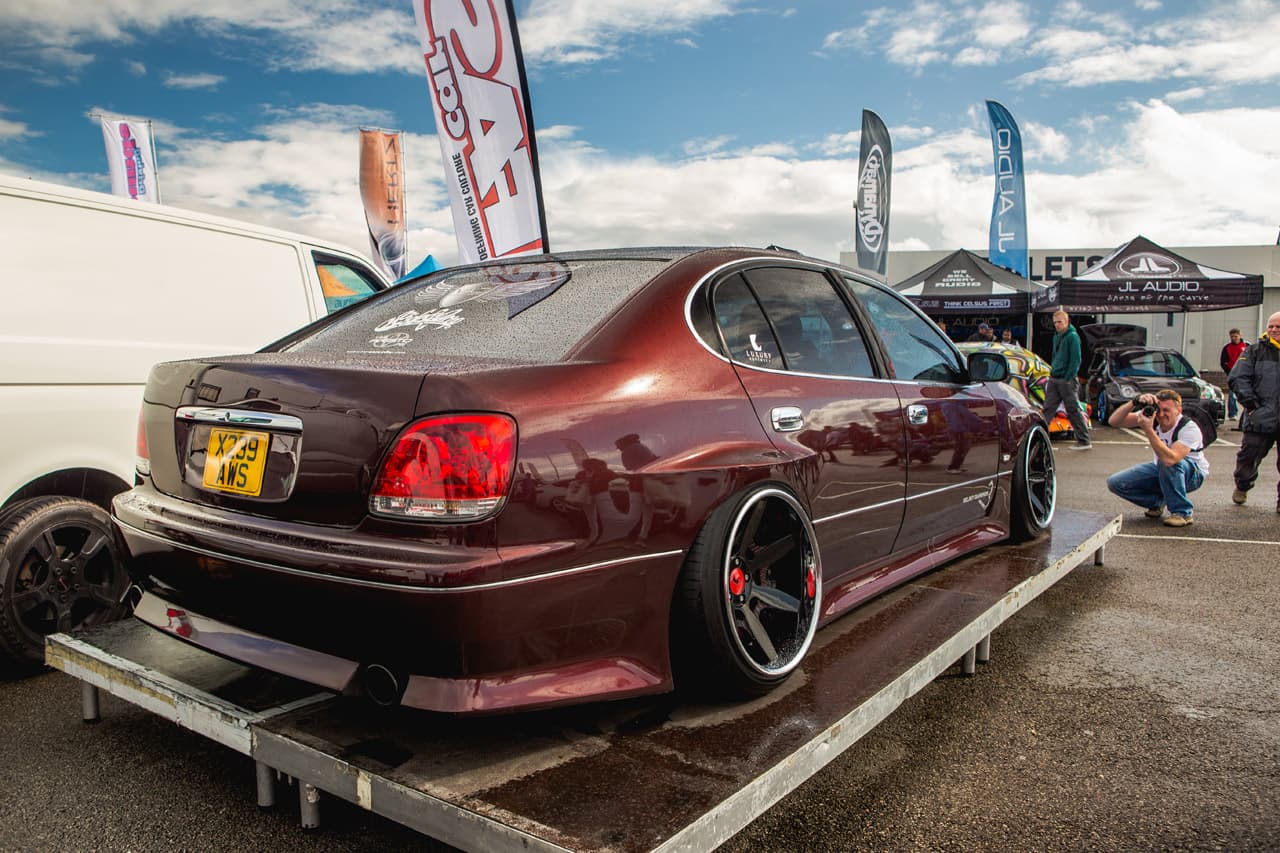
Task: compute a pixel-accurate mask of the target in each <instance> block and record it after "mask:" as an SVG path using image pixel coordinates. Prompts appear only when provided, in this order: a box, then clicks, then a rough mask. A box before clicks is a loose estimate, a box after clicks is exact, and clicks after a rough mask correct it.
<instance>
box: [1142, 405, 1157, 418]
mask: <svg viewBox="0 0 1280 853" xmlns="http://www.w3.org/2000/svg"><path fill="white" fill-rule="evenodd" d="M1158 411H1159V409H1158V408H1157V407H1155V406H1153V405H1151V404H1150V403H1147V404H1146V405H1145V406H1143V407H1142V416H1143V417H1144V418H1154V417H1155V416H1156V412H1158Z"/></svg>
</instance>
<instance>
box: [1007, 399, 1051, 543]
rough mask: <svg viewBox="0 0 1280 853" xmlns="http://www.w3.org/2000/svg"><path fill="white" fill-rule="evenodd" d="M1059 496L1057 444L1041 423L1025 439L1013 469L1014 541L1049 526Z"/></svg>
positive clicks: (1038, 532) (1011, 523)
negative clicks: (1056, 464)
mask: <svg viewBox="0 0 1280 853" xmlns="http://www.w3.org/2000/svg"><path fill="white" fill-rule="evenodd" d="M1057 496H1058V481H1057V475H1056V473H1055V468H1054V460H1053V448H1052V447H1051V446H1050V445H1049V436H1048V434H1047V433H1046V432H1045V430H1044V427H1042V426H1040V425H1039V424H1037V425H1035V426H1033V427H1032V428H1031V429H1030V430H1029V431H1028V432H1027V435H1026V437H1025V438H1024V439H1023V440H1022V450H1021V451H1020V452H1019V453H1018V462H1017V465H1016V466H1015V467H1014V469H1013V495H1012V506H1011V507H1010V512H1009V529H1010V535H1011V536H1012V537H1013V539H1014V541H1017V542H1024V541H1026V540H1028V539H1034V538H1035V537H1036V536H1039V535H1040V534H1041V533H1043V532H1044V531H1046V530H1048V529H1049V522H1050V521H1052V520H1053V509H1054V506H1055V505H1056V502H1057Z"/></svg>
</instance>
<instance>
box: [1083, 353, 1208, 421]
mask: <svg viewBox="0 0 1280 853" xmlns="http://www.w3.org/2000/svg"><path fill="white" fill-rule="evenodd" d="M1086 382H1087V384H1086V394H1087V396H1088V398H1089V399H1090V400H1093V401H1094V411H1095V412H1096V413H1097V415H1098V420H1099V421H1102V422H1104V423H1105V422H1106V420H1107V418H1109V417H1110V416H1111V413H1112V412H1114V411H1115V410H1116V407H1117V406H1121V405H1123V404H1124V403H1125V402H1126V401H1127V400H1132V399H1135V398H1136V397H1138V396H1139V395H1140V394H1145V393H1152V394H1154V393H1155V392H1157V391H1159V390H1160V389H1162V388H1171V389H1173V390H1174V391H1177V392H1178V394H1180V395H1181V396H1182V400H1183V405H1184V406H1199V407H1200V408H1202V409H1204V410H1205V411H1207V412H1208V413H1209V415H1210V416H1211V417H1212V418H1213V419H1214V421H1215V422H1216V423H1222V421H1223V418H1224V417H1225V415H1226V403H1225V397H1224V396H1223V393H1222V390H1221V389H1219V388H1218V387H1217V386H1216V385H1214V384H1213V383H1211V382H1206V381H1205V380H1203V379H1201V378H1200V376H1199V374H1197V373H1196V371H1195V368H1193V367H1192V366H1191V362H1189V361H1187V359H1186V358H1185V357H1184V356H1183V355H1182V353H1180V352H1178V351H1177V350H1175V349H1151V348H1148V347H1100V348H1098V349H1096V350H1094V352H1093V356H1092V360H1091V361H1090V362H1089V365H1088V378H1087V380H1086Z"/></svg>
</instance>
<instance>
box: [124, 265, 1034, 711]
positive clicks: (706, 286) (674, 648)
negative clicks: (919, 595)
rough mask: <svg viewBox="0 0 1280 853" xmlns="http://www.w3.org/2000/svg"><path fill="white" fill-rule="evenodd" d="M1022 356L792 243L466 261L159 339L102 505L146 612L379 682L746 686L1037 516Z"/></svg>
mask: <svg viewBox="0 0 1280 853" xmlns="http://www.w3.org/2000/svg"><path fill="white" fill-rule="evenodd" d="M243 310H245V311H253V310H254V306H252V305H245V306H243ZM1006 378H1007V366H1006V364H1005V361H1004V359H1003V358H1000V357H999V356H991V355H989V354H984V353H975V354H973V355H971V356H969V357H968V359H967V361H966V359H965V357H964V356H962V355H961V354H960V352H959V351H958V350H957V349H956V348H955V347H954V346H953V345H952V344H951V343H950V342H949V341H948V340H947V339H946V337H945V336H944V335H942V334H941V333H940V332H939V331H938V330H937V328H935V327H934V326H933V324H932V323H930V321H929V320H928V319H927V318H926V317H925V316H924V315H923V314H921V313H920V312H919V311H918V310H916V309H915V308H914V307H913V306H912V305H911V304H910V303H909V302H907V301H906V300H905V299H902V298H901V297H899V296H898V295H897V294H895V293H894V292H893V291H891V290H889V289H888V288H886V287H884V286H882V285H880V284H877V283H874V282H872V281H869V280H867V279H866V278H864V277H861V276H860V275H858V274H857V273H855V272H852V271H850V270H847V269H843V268H840V267H836V266H833V265H831V264H829V263H825V262H822V261H818V260H814V259H810V258H805V257H802V256H799V255H797V254H794V253H791V252H788V251H785V250H776V249H771V250H759V249H745V248H725V249H704V250H694V249H638V250H615V251H600V252H582V253H574V254H564V255H555V256H539V257H538V258H536V259H528V258H526V259H521V260H517V261H512V262H495V263H487V264H481V265H476V266H469V267H460V268H456V269H451V270H447V271H443V272H440V273H436V274H434V275H431V276H429V277H426V278H422V279H418V280H415V281H413V282H410V283H407V284H404V285H401V286H398V287H395V288H393V289H391V290H389V291H386V292H385V293H382V294H379V295H377V296H374V297H372V298H371V299H369V300H367V301H365V302H362V303H360V304H358V305H355V306H352V307H350V308H348V309H345V310H343V311H340V312H338V313H336V314H332V315H330V316H328V317H326V318H324V319H322V320H319V321H317V322H316V323H314V324H312V325H310V326H307V327H305V328H303V329H301V330H300V331H298V332H297V333H295V334H293V335H291V336H290V337H288V338H286V339H284V340H281V341H279V342H277V343H275V344H273V345H271V346H269V347H267V348H266V349H264V350H263V351H261V352H258V353H254V354H251V355H237V356H226V357H219V358H205V359H198V360H192V361H181V362H172V363H166V364H160V365H157V366H156V367H155V368H154V369H153V370H152V373H151V377H150V380H149V382H148V384H147V389H146V394H145V400H144V403H143V407H142V412H141V417H140V423H139V436H138V454H139V458H138V475H139V479H140V483H141V484H140V485H139V486H137V487H136V488H135V489H133V490H132V491H130V492H127V493H125V494H123V495H121V496H119V497H118V498H116V500H115V504H114V521H115V528H116V531H117V534H118V540H119V544H120V545H121V547H122V549H123V552H124V553H125V554H126V555H127V557H126V560H127V564H128V568H129V572H130V575H131V577H132V579H133V582H134V583H135V585H136V586H137V587H138V588H139V589H140V591H141V595H140V597H139V599H138V600H137V605H136V609H135V613H136V615H137V616H138V617H139V618H141V619H143V620H144V621H146V622H148V623H150V624H151V625H153V626H155V627H156V628H158V629H160V630H162V631H166V632H169V633H171V634H173V635H175V636H178V637H181V638H182V639H183V640H185V641H187V642H190V643H194V644H196V645H198V646H201V647H203V648H206V649H209V650H211V651H213V652H216V653H218V654H220V655H224V656H226V657H229V658H232V659H235V660H239V661H243V662H246V663H248V664H252V665H254V666H259V667H263V668H266V669H268V670H272V671H275V672H279V673H283V674H286V675H290V676H294V677H296V678H300V679H303V680H306V681H310V682H312V683H315V684H318V685H322V686H324V687H327V688H330V689H333V690H335V691H342V692H346V693H364V694H367V695H368V696H370V697H371V698H372V699H373V700H375V701H377V702H380V703H387V704H394V703H399V704H403V705H407V706H411V707H415V708H424V709H431V710H436V711H447V712H486V711H497V710H510V709H526V708H534V707H542V706H549V705H555V704H560V703H568V702H580V701H584V700H592V699H614V698H622V697H628V696H633V695H637V694H643V693H654V692H660V691H666V690H670V689H671V688H672V687H673V685H674V684H696V685H699V686H708V685H714V686H715V688H716V689H717V690H721V691H724V692H727V693H730V694H737V695H751V694H759V693H762V692H764V691H767V690H769V689H770V688H772V687H774V686H776V685H777V684H779V683H780V682H782V681H783V680H784V679H786V678H787V676H788V675H789V674H790V673H791V672H792V671H793V670H794V669H795V668H796V667H797V666H798V665H799V664H800V662H801V660H802V658H803V657H804V655H805V653H806V651H807V650H808V649H809V647H810V645H811V643H812V641H813V636H814V632H815V630H816V629H817V628H818V627H819V626H820V625H821V624H823V623H825V622H828V621H830V620H832V619H835V618H836V617H838V616H839V615H840V614H842V613H844V612H846V611H848V610H849V609H850V608H852V607H855V606H856V605H858V604H859V603H861V602H864V601H866V600H867V599H868V598H870V597H871V596H874V595H876V594H878V593H880V592H882V591H883V590H886V589H889V588H890V587H892V586H894V585H896V584H899V583H901V582H903V581H905V580H906V579H908V578H911V577H913V576H915V575H918V574H920V573H922V572H925V571H928V570H929V569H931V568H933V567H935V566H937V565H939V564H941V563H943V562H945V561H947V560H951V559H953V558H955V557H957V556H959V555H961V554H964V553H967V552H970V551H973V550H975V549H977V548H980V547H982V546H984V545H987V544H989V543H993V542H998V541H1000V540H1003V539H1006V538H1009V537H1010V536H1013V537H1019V538H1025V537H1030V536H1034V535H1036V534H1038V533H1040V532H1041V531H1043V530H1044V529H1045V528H1046V527H1047V526H1048V524H1049V522H1050V519H1051V518H1052V515H1053V508H1054V489H1055V482H1054V467H1053V453H1052V450H1051V448H1050V444H1049V437H1048V435H1047V433H1046V431H1045V426H1044V423H1043V421H1042V419H1041V416H1040V414H1039V412H1038V411H1037V410H1036V409H1035V408H1034V407H1033V406H1031V405H1029V404H1028V403H1027V401H1026V399H1025V398H1024V397H1022V396H1021V395H1020V394H1019V393H1018V392H1017V391H1016V390H1014V389H1012V388H1010V387H1009V386H1008V385H1006V384H1004V380H1005V379H1006Z"/></svg>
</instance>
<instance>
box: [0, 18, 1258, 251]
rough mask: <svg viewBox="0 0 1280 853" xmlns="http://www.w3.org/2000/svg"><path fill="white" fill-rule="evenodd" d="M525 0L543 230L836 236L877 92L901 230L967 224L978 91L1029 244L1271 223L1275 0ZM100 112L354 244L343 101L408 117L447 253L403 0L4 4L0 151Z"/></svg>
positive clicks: (429, 233) (840, 245)
mask: <svg viewBox="0 0 1280 853" xmlns="http://www.w3.org/2000/svg"><path fill="white" fill-rule="evenodd" d="M458 2H462V0H458ZM515 8H516V12H517V18H518V23H519V28H520V36H521V41H522V43H523V46H524V51H525V62H526V67H527V71H528V74H529V78H530V90H531V98H532V104H533V114H534V121H535V125H536V128H537V135H538V146H539V149H540V154H541V170H542V177H543V190H544V195H545V206H546V214H547V222H548V228H549V232H550V240H551V246H552V248H553V249H559V250H569V249H581V248H591V247H598V246H620V245H625V246H639V245H659V244H672V243H680V244H716V243H737V244H745V245H760V246H762V245H768V244H770V243H777V244H780V245H784V246H790V247H793V248H796V249H800V250H802V251H805V252H807V253H809V254H813V255H816V256H818V257H822V258H829V259H836V258H837V257H838V255H839V253H840V252H841V251H850V250H851V249H852V247H853V246H852V240H853V238H852V234H853V207H852V205H853V198H854V194H855V180H856V173H857V158H858V131H859V128H860V126H861V111H862V109H863V108H868V109H872V110H875V111H876V112H878V113H879V114H880V116H881V117H882V118H883V119H884V120H885V122H886V124H887V125H888V126H889V130H890V133H891V135H892V138H893V145H894V149H895V160H894V174H893V195H892V220H891V224H890V246H891V248H893V249H954V248H958V247H965V248H971V249H976V250H979V251H985V249H986V240H987V228H988V223H989V218H990V212H991V202H992V193H993V188H994V178H993V176H992V162H991V161H992V155H991V143H990V137H989V135H988V133H989V132H988V127H987V118H986V112H985V108H984V106H983V101H984V100H985V99H987V98H991V99H995V100H999V101H1001V102H1002V103H1003V104H1004V105H1005V106H1006V107H1008V108H1009V110H1010V111H1011V112H1012V113H1013V115H1014V117H1015V118H1016V119H1017V120H1018V122H1019V124H1020V125H1021V128H1022V133H1023V139H1024V145H1025V161H1026V170H1027V191H1028V199H1029V203H1028V206H1029V232H1030V237H1031V244H1032V248H1066V247H1078V246H1079V247H1083V246H1090V247H1095V246H1096V247H1107V246H1114V245H1119V244H1120V243H1122V242H1124V241H1126V240H1128V239H1129V238H1131V237H1133V236H1134V235H1136V234H1138V233H1142V234H1145V235H1146V236H1148V237H1150V238H1152V239H1154V240H1156V241H1157V242H1159V243H1163V244H1166V245H1173V246H1186V245H1217V244H1235V243H1244V244H1258V243H1267V244H1270V243H1272V242H1274V241H1275V240H1276V237H1277V231H1278V230H1280V192H1278V191H1277V188H1280V86H1278V85H1277V84H1278V83H1280V47H1278V46H1280V0H1225V2H1171V0H1083V2H1081V0H1065V2H1039V0H1037V2H989V3H969V2H954V0H926V1H925V2H915V3H913V4H898V3H895V4H894V5H892V6H888V5H880V4H877V3H874V2H872V3H863V2H850V0H798V2H794V3H791V4H787V3H781V2H778V3H775V2H771V0H643V2H641V0H515ZM96 113H111V114H118V115H126V116H134V117H140V118H150V119H152V120H153V121H154V126H155V130H156V135H157V142H158V147H159V177H160V186H161V190H162V192H163V194H164V199H165V201H166V202H167V203H170V204H175V205H180V206H184V207H192V208H197V209H202V210H210V211H214V212H218V213H223V214H229V215H232V216H236V217H239V218H242V219H250V220H255V221H259V222H264V223H267V224H270V225H275V226H277V227H285V228H289V229H292V230H298V231H303V232H305V233H310V234H315V235H318V236H323V237H326V238H328V239H331V240H337V241H340V242H343V243H346V244H349V245H352V246H355V247H357V248H359V249H361V250H366V251H367V238H366V236H365V235H366V232H365V228H364V222H363V214H362V212H361V207H360V201H359V196H358V192H357V176H356V165H357V137H356V130H357V128H358V127H360V126H376V127H383V128H390V129H400V130H403V131H404V132H405V141H404V150H405V159H406V163H407V171H408V181H407V193H406V195H407V199H406V202H407V210H408V222H409V227H410V237H409V246H410V262H411V263H416V262H417V261H418V260H419V259H421V258H422V257H424V256H425V255H426V254H427V253H432V254H434V255H435V256H436V257H437V259H439V260H441V261H442V262H445V263H449V262H452V261H453V260H454V259H456V257H457V248H456V243H455V240H454V236H453V231H452V220H451V218H450V215H449V211H448V208H447V199H446V195H445V192H446V191H445V188H444V184H443V181H442V180H441V178H442V176H443V171H442V167H441V159H440V149H439V145H438V143H437V141H436V137H435V125H434V122H433V119H432V116H431V111H430V96H429V94H428V89H427V80H426V75H425V73H424V71H423V62H422V56H421V52H420V51H419V49H418V46H417V43H416V41H415V35H414V29H413V12H412V3H411V0H363V2H355V0H255V2H253V3H249V2H245V0H94V2H89V0H6V2H3V3H0V172H2V173H7V174H13V175H21V176H29V177H34V178H39V179H42V180H50V181H55V182H58V183H65V184H71V185H75V186H80V187H86V188H90V189H100V190H106V189H108V188H109V182H108V179H107V174H106V159H105V154H104V151H103V144H102V136H101V133H100V131H99V129H98V125H97V122H96V121H95V120H94V119H93V118H92V117H91V116H92V115H93V114H96Z"/></svg>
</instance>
